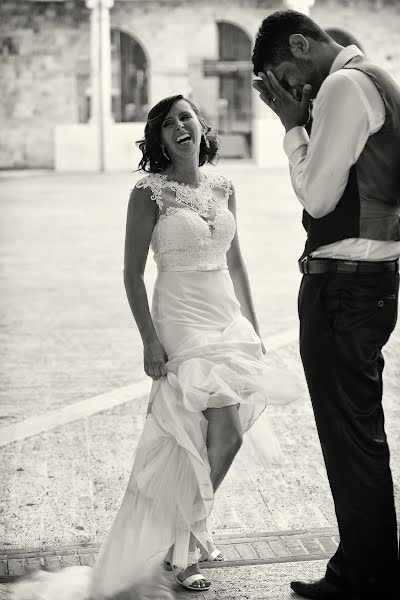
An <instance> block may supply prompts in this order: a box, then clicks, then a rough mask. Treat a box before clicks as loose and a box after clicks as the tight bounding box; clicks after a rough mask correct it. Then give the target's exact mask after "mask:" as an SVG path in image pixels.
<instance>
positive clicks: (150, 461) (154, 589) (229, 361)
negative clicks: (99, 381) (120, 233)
mask: <svg viewBox="0 0 400 600" xmlns="http://www.w3.org/2000/svg"><path fill="white" fill-rule="evenodd" d="M139 148H140V150H141V151H142V154H143V157H142V159H141V161H140V165H139V167H140V168H141V169H142V170H143V171H145V172H147V173H149V174H148V175H147V176H146V177H144V178H143V179H141V180H140V181H139V182H138V183H137V184H136V186H135V188H134V189H133V191H132V193H131V196H130V200H129V206H128V215H127V227H126V243H125V269H124V279H125V287H126V292H127V296H128V300H129V304H130V307H131V309H132V313H133V316H134V318H135V321H136V324H137V327H138V329H139V332H140V335H141V337H142V340H143V347H144V369H145V372H146V373H147V375H148V376H149V377H151V378H152V379H153V385H152V389H151V395H150V400H149V406H148V414H147V418H146V422H145V426H144V430H143V433H142V436H141V438H140V441H139V444H138V447H137V451H136V456H135V462H134V466H133V470H132V474H131V477H130V481H129V484H128V488H127V491H126V494H125V497H124V499H123V502H122V505H121V508H120V511H119V512H118V514H117V516H116V518H115V520H114V523H113V525H112V527H111V531H110V533H109V535H108V538H107V539H106V541H105V542H104V544H103V546H102V548H101V550H100V554H99V557H98V560H97V563H96V566H95V568H94V569H93V571H91V572H89V570H88V569H86V570H85V572H84V573H83V572H82V569H84V567H75V568H72V570H70V572H69V573H66V572H64V573H63V572H61V573H59V574H55V575H49V574H43V573H42V574H40V573H39V574H37V575H36V579H35V577H33V578H32V579H31V589H33V588H34V585H33V581H35V584H36V585H37V586H38V589H39V588H40V589H41V592H42V595H41V596H40V598H46V599H50V598H53V597H54V598H55V597H57V600H58V599H60V600H61V598H68V600H70V599H71V600H72V598H73V599H74V600H81V599H82V600H83V599H84V598H85V599H86V598H90V599H93V600H99V599H109V598H117V597H118V598H120V597H121V598H122V597H123V598H130V599H131V598H132V599H133V598H157V599H158V600H162V599H163V598H169V597H170V596H169V592H168V590H167V589H165V591H163V589H164V588H163V586H164V581H163V579H162V576H161V578H160V571H161V565H162V564H163V565H164V568H166V569H169V570H172V572H173V575H174V577H175V580H176V582H177V583H178V584H179V585H182V586H183V587H185V588H188V589H190V590H193V591H205V590H207V589H208V588H209V587H210V585H211V583H210V581H209V580H208V579H207V578H206V577H205V576H204V575H202V574H201V572H200V568H199V563H200V562H201V561H202V560H223V556H222V554H221V552H220V551H219V550H218V549H217V548H216V547H215V545H214V542H213V539H212V536H211V532H210V527H209V516H210V513H211V510H212V506H213V501H214V494H215V492H216V490H217V489H218V487H219V486H220V484H221V482H222V481H223V479H224V477H225V475H226V473H227V471H228V469H229V467H230V465H231V464H232V461H233V459H234V457H235V455H236V454H237V452H238V450H239V448H240V446H241V444H242V436H243V434H244V432H246V431H247V430H248V429H249V428H250V427H251V426H252V424H253V423H254V421H255V420H256V419H257V418H258V417H259V415H260V414H261V413H262V411H263V410H264V408H265V406H266V404H267V403H284V402H288V401H291V400H294V399H295V398H296V397H297V396H298V395H299V392H298V390H297V389H296V385H295V383H294V382H291V381H290V380H289V381H288V380H287V378H286V375H285V378H286V379H285V382H286V383H285V385H286V388H285V389H284V390H282V387H283V386H282V379H281V374H276V373H274V371H273V370H272V369H270V368H269V367H268V366H267V365H266V363H265V360H264V356H263V355H264V354H265V349H264V346H263V343H262V341H261V339H260V332H259V327H258V323H257V318H256V315H255V311H254V306H253V302H252V297H251V292H250V287H249V282H248V277H247V272H246V268H245V266H244V263H243V259H242V256H241V252H240V247H239V239H238V233H237V229H236V220H235V214H236V210H235V203H236V201H235V193H234V189H233V186H232V184H231V182H230V181H228V180H227V179H226V178H225V177H223V176H221V175H217V174H210V173H205V172H203V171H202V170H201V168H200V167H201V166H203V165H204V164H206V163H207V162H212V160H213V159H214V157H215V156H216V154H217V150H218V144H217V140H216V137H215V135H213V133H212V131H211V130H210V127H209V126H208V125H207V124H206V122H205V121H204V119H203V118H202V117H201V116H200V114H199V111H198V110H197V108H196V107H195V106H194V105H193V103H192V102H190V101H189V100H187V99H185V98H184V97H183V96H181V95H178V96H172V97H169V98H165V99H164V100H162V101H161V102H159V103H158V104H157V105H156V106H155V107H154V108H153V109H152V110H151V111H150V113H149V115H148V121H147V124H146V127H145V135H144V139H143V140H141V141H140V143H139ZM150 244H151V247H152V249H153V251H154V258H155V261H156V263H157V268H158V276H157V280H156V283H155V287H154V294H153V301H152V309H151V311H150V309H149V304H148V299H147V294H146V289H145V285H144V280H143V274H144V270H145V265H146V260H147V255H148V250H149V246H150ZM263 437H264V440H263V446H264V449H265V447H267V452H268V451H269V452H270V454H271V459H273V455H274V453H275V452H276V450H275V449H274V448H275V446H274V444H275V443H276V441H275V440H274V437H273V434H272V433H271V432H270V431H269V430H268V429H266V431H265V435H264V436H263ZM78 569H81V576H80V575H78V573H77V570H78ZM66 571H68V569H67V570H66ZM72 571H73V572H72ZM57 578H58V581H59V582H61V580H62V578H64V583H63V584H62V590H63V594H61V593H59V594H58V595H56V596H51V594H50V592H47V593H44V592H43V589H44V583H46V584H47V585H48V586H50V587H51V586H53V588H52V589H53V590H54V589H56V587H57ZM79 579H80V583H81V586H80V587H79V584H78V583H77V582H78V581H79ZM72 580H74V583H75V585H76V588H75V589H74V591H73V592H71V593H69V591H68V590H69V585H71V587H72ZM18 585H19V586H20V589H22V588H23V586H24V585H25V586H26V585H27V582H25V583H24V582H20V583H19V584H17V585H16V586H14V587H15V591H16V592H17V590H18ZM21 586H22V587H21ZM60 587H61V586H60ZM78 588H79V589H78ZM25 589H26V587H25ZM47 589H50V588H46V590H47ZM53 594H54V592H53ZM121 594H122V595H121ZM125 594H126V595H125ZM14 597H16V598H21V599H22V598H25V596H23V594H20V595H19V596H18V594H17V593H16V594H15V596H14ZM37 597H39V596H37ZM26 598H29V599H31V598H36V596H35V595H34V594H31V595H30V596H29V595H27V596H26Z"/></svg>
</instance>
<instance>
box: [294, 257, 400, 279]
mask: <svg viewBox="0 0 400 600" xmlns="http://www.w3.org/2000/svg"><path fill="white" fill-rule="evenodd" d="M299 269H300V273H303V275H318V274H321V273H383V272H386V273H398V272H399V261H398V259H396V260H385V261H382V262H380V261H374V262H372V261H366V260H336V259H334V258H310V257H308V256H306V257H305V258H303V259H302V260H300V261H299Z"/></svg>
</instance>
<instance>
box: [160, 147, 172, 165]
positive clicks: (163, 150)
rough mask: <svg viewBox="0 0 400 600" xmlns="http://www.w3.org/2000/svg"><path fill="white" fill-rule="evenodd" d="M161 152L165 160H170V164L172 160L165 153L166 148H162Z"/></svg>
mask: <svg viewBox="0 0 400 600" xmlns="http://www.w3.org/2000/svg"><path fill="white" fill-rule="evenodd" d="M161 152H162V153H163V154H164V156H165V158H166V159H167V160H168V162H169V161H170V160H171V159H170V157H169V156H168V154H167V153H166V152H165V148H164V146H161Z"/></svg>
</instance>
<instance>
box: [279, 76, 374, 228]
mask: <svg viewBox="0 0 400 600" xmlns="http://www.w3.org/2000/svg"><path fill="white" fill-rule="evenodd" d="M370 135H371V122H370V111H369V110H368V106H367V104H366V99H365V95H364V94H363V92H362V90H361V89H360V87H359V86H358V84H357V83H356V82H355V81H353V80H352V79H351V78H350V77H348V76H347V73H343V72H341V71H337V72H336V73H333V74H331V75H330V76H329V77H327V79H326V80H325V81H324V83H323V84H322V86H321V89H320V91H319V93H318V95H317V98H316V100H315V104H314V120H313V126H312V134H311V138H310V137H309V136H308V133H307V132H306V130H305V129H304V127H294V128H293V129H290V130H289V131H288V132H287V133H286V135H285V138H284V142H283V147H284V150H285V152H286V155H287V157H288V159H289V169H290V176H291V180H292V185H293V189H294V191H295V193H296V195H297V197H298V198H299V200H300V202H301V203H302V205H303V206H304V208H305V209H306V210H307V212H308V213H309V214H310V215H311V216H312V217H314V218H316V219H320V218H322V217H324V216H325V215H327V214H329V213H330V212H332V211H333V210H334V209H335V207H336V205H337V203H338V202H339V200H340V198H341V196H342V194H343V192H344V189H345V187H346V185H347V180H348V176H349V171H350V169H351V167H352V165H354V164H355V163H356V162H357V160H358V158H359V156H360V154H361V152H362V150H363V148H364V146H365V144H366V142H367V140H368V137H369V136H370Z"/></svg>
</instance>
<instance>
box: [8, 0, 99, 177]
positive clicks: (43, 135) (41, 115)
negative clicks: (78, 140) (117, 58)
mask: <svg viewBox="0 0 400 600" xmlns="http://www.w3.org/2000/svg"><path fill="white" fill-rule="evenodd" d="M0 4H1V9H0V86H1V95H2V102H1V103H0V123H1V136H0V168H6V167H52V166H53V128H54V126H55V125H57V124H61V123H75V122H77V117H78V102H77V97H78V93H77V85H78V84H79V77H78V73H79V62H80V60H81V56H82V55H83V56H85V55H87V54H88V48H89V22H88V11H87V9H86V8H85V6H84V3H83V2H75V1H67V2H63V3H61V2H53V3H48V2H38V3H33V2H30V1H27V0H14V1H10V0H2V2H1V3H0Z"/></svg>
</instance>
